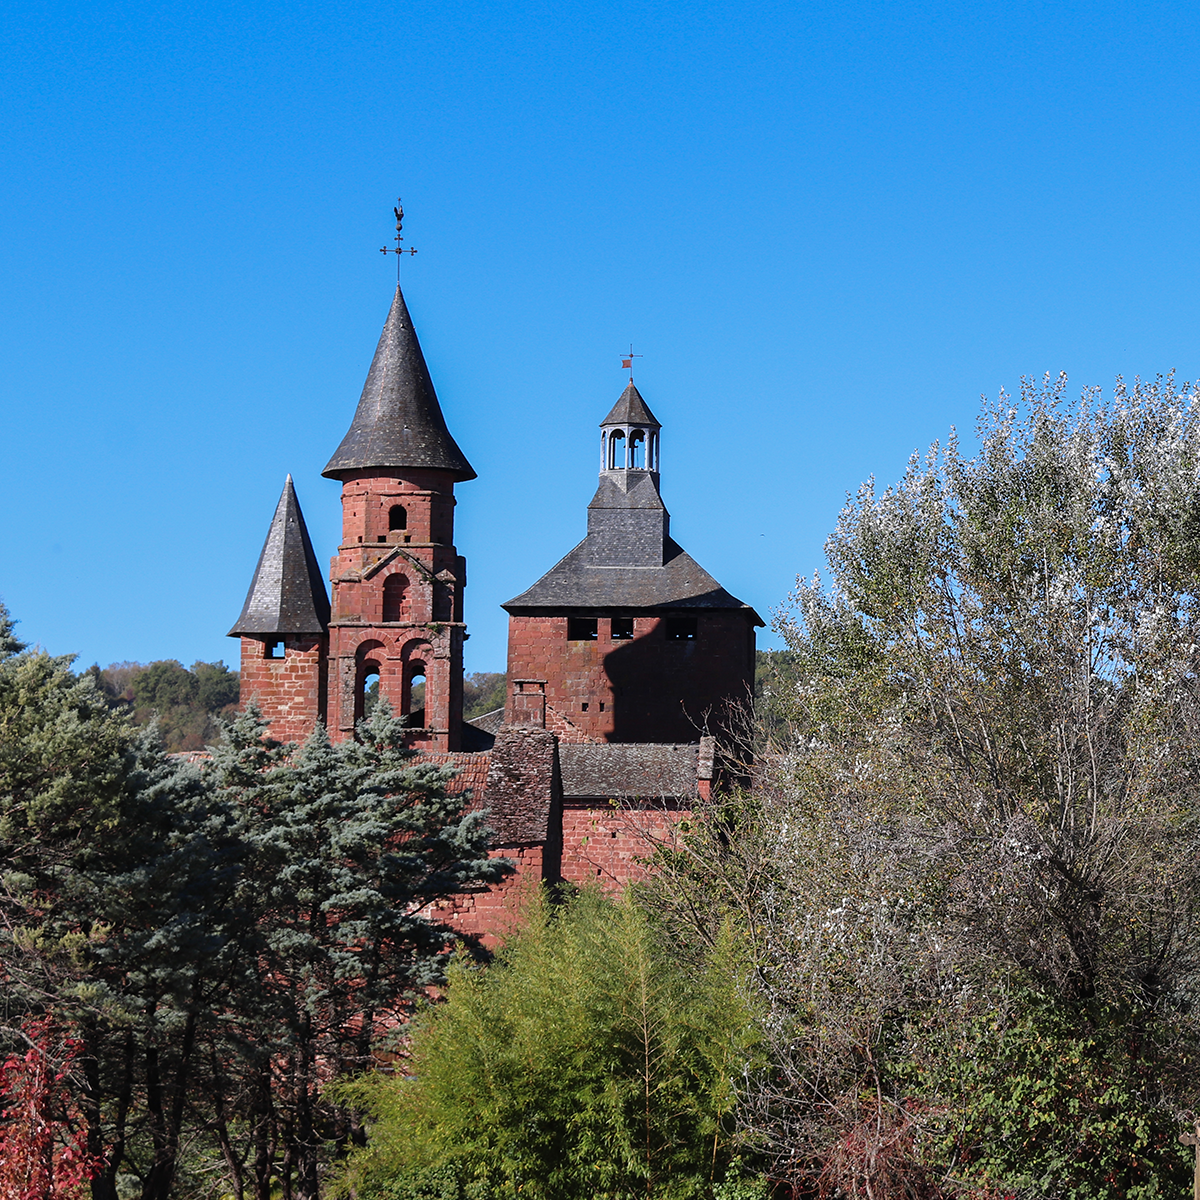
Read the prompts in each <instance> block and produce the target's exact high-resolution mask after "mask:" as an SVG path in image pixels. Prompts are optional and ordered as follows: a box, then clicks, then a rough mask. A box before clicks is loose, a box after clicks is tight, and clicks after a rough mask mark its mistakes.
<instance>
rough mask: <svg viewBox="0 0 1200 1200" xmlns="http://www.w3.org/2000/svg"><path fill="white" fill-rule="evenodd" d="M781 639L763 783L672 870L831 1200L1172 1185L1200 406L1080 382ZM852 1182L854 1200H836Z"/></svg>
mask: <svg viewBox="0 0 1200 1200" xmlns="http://www.w3.org/2000/svg"><path fill="white" fill-rule="evenodd" d="M826 551H827V558H828V563H829V576H828V578H827V579H822V578H820V577H817V578H813V579H811V580H802V581H801V582H800V583H799V585H798V587H797V589H796V592H795V594H794V595H793V597H792V605H791V607H790V608H789V609H788V610H787V611H785V612H783V613H782V614H780V615H779V616H778V618H777V621H776V628H777V629H778V630H779V631H780V633H781V634H782V635H783V636H784V638H785V640H786V642H787V645H788V648H789V651H790V652H791V661H790V663H789V674H792V675H793V679H792V681H791V682H790V684H788V685H787V686H786V687H783V686H777V688H776V694H775V696H774V697H773V704H774V706H775V713H776V716H777V717H778V715H779V714H780V713H781V712H782V713H783V714H784V715H785V717H786V720H782V721H777V726H776V728H775V729H774V730H773V731H772V736H771V739H770V749H769V751H768V752H767V753H765V754H764V755H762V756H761V757H760V760H759V764H758V778H757V786H756V788H755V790H754V792H753V794H752V795H750V796H748V797H746V798H743V799H742V800H740V801H738V802H736V803H733V802H729V803H726V804H724V805H723V806H718V807H717V808H715V809H714V811H713V812H712V813H710V814H709V816H708V818H707V819H706V820H704V821H701V822H700V823H699V824H698V825H697V827H696V828H695V829H694V830H693V832H692V834H691V836H690V839H689V842H688V847H687V850H686V851H685V852H684V853H683V854H681V855H678V856H675V857H670V856H667V857H666V858H665V860H664V861H665V866H666V873H665V875H664V877H663V879H662V881H661V883H660V885H659V901H660V903H661V904H662V905H663V906H664V907H665V908H666V910H667V911H669V912H670V913H671V914H673V919H674V920H675V922H676V923H677V928H678V929H679V930H680V933H681V936H684V937H689V936H701V937H705V936H711V930H712V929H713V928H715V927H716V925H717V923H718V922H719V921H721V920H726V919H728V917H729V914H730V913H731V912H736V913H738V914H739V920H740V922H741V924H742V927H743V929H744V930H745V936H746V937H747V939H748V941H749V942H750V943H751V944H752V946H753V951H752V954H753V957H754V960H755V962H756V974H757V981H758V985H759V987H760V989H761V993H762V995H763V997H764V1000H765V1002H766V1003H767V1005H768V1009H769V1016H768V1018H767V1020H766V1028H767V1031H768V1037H769V1040H770V1042H771V1043H772V1046H773V1064H772V1069H771V1070H770V1071H767V1072H764V1073H763V1074H762V1075H761V1077H760V1078H759V1079H758V1080H757V1081H756V1083H755V1085H754V1086H753V1087H752V1088H750V1089H749V1091H748V1093H747V1096H746V1098H745V1105H744V1107H743V1110H742V1111H743V1114H744V1117H745V1119H746V1121H747V1123H748V1125H749V1126H750V1127H751V1128H752V1129H753V1130H754V1131H755V1132H756V1134H757V1135H758V1136H759V1137H761V1138H762V1139H763V1143H764V1145H766V1146H767V1147H769V1148H770V1150H771V1152H772V1155H773V1158H774V1162H775V1170H776V1172H777V1173H778V1174H779V1176H780V1177H782V1178H786V1179H788V1180H790V1181H792V1182H794V1183H795V1184H797V1185H798V1186H802V1187H809V1188H813V1189H815V1190H816V1191H818V1192H820V1193H821V1194H829V1195H834V1194H840V1195H853V1196H858V1195H864V1196H866V1195H872V1196H874V1197H875V1198H876V1200H879V1198H880V1197H893V1196H896V1197H898V1196H901V1195H904V1196H916V1195H924V1196H930V1197H933V1196H966V1195H985V1194H989V1193H988V1189H1000V1191H1001V1192H1003V1193H1006V1194H1012V1195H1020V1196H1022V1197H1035V1196H1036V1197H1059V1196H1061V1197H1073V1198H1076V1200H1085V1198H1091V1197H1095V1198H1097V1200H1098V1198H1099V1197H1143V1198H1144V1197H1151V1196H1158V1195H1170V1194H1175V1193H1174V1192H1173V1191H1172V1189H1174V1188H1176V1187H1177V1185H1180V1184H1181V1183H1182V1182H1183V1181H1184V1180H1186V1178H1187V1176H1188V1171H1187V1168H1186V1165H1185V1160H1184V1156H1183V1155H1182V1153H1181V1150H1180V1148H1179V1147H1178V1146H1177V1145H1176V1142H1175V1136H1176V1133H1177V1132H1178V1131H1179V1129H1180V1128H1181V1125H1180V1121H1181V1120H1183V1119H1185V1118H1187V1117H1189V1116H1190V1115H1191V1114H1193V1113H1194V1111H1195V1109H1196V1107H1197V1105H1200V1083H1198V1081H1200V1072H1198V1071H1197V1061H1198V1059H1197V1055H1198V1054H1200V1026H1198V1023H1197V1016H1196V1013H1197V1011H1198V1009H1197V1004H1198V1002H1200V677H1198V671H1200V388H1197V387H1192V386H1189V385H1186V384H1185V385H1182V386H1178V385H1177V384H1176V383H1175V381H1174V380H1173V379H1171V378H1167V379H1158V380H1156V381H1154V382H1140V381H1139V382H1137V383H1135V384H1134V385H1133V386H1126V385H1124V384H1123V383H1121V382H1120V381H1118V385H1117V388H1116V391H1115V393H1114V394H1113V396H1112V397H1111V398H1109V399H1107V400H1106V399H1105V398H1104V397H1102V396H1101V395H1100V393H1099V392H1098V391H1095V390H1088V391H1085V392H1084V393H1083V395H1082V397H1081V398H1080V399H1079V400H1078V401H1076V402H1074V403H1071V402H1069V400H1068V397H1067V393H1066V380H1065V378H1061V377H1060V378H1059V379H1058V380H1057V381H1051V380H1049V379H1047V380H1046V381H1045V382H1043V383H1041V384H1034V383H1027V384H1026V385H1025V386H1024V387H1023V389H1022V395H1021V397H1020V398H1019V400H1014V399H1011V398H1010V397H1008V396H1006V395H1001V397H1000V398H999V399H998V400H997V401H996V402H995V403H994V404H989V405H987V406H986V408H985V411H984V413H983V417H982V420H981V423H980V428H979V440H978V449H977V450H975V451H974V452H973V453H969V452H967V451H966V450H964V449H963V447H962V446H961V445H960V443H959V442H958V440H957V439H956V438H954V437H951V439H950V441H949V443H948V444H947V445H945V446H938V445H935V446H934V447H933V448H932V449H931V450H930V451H929V453H928V454H927V455H925V456H922V457H914V458H913V459H912V461H911V462H910V464H909V467H908V470H907V472H906V474H905V476H904V478H903V479H902V480H901V481H900V482H899V483H898V484H896V485H895V486H893V487H889V488H887V489H885V490H879V489H877V488H876V487H875V485H874V484H873V483H868V484H865V485H864V486H863V487H862V488H861V489H860V490H859V491H858V493H857V494H856V495H855V496H853V497H852V498H851V499H850V501H849V503H848V504H847V506H846V508H845V509H844V510H843V512H842V514H841V517H840V518H839V521H838V525H837V528H836V530H835V532H834V534H833V535H832V537H831V538H830V539H829V542H828V544H827V547H826ZM839 1189H840V1190H839Z"/></svg>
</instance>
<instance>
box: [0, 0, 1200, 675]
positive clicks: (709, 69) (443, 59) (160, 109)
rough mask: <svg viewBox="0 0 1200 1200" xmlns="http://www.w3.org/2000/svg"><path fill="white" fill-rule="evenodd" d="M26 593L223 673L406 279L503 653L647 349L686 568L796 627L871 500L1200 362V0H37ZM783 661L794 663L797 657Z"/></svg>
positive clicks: (111, 647)
mask: <svg viewBox="0 0 1200 1200" xmlns="http://www.w3.org/2000/svg"><path fill="white" fill-rule="evenodd" d="M0 18H2V20H0V102H2V110H0V111H2V114H3V119H2V121H0V263H2V264H3V280H4V286H3V287H2V288H0V352H2V361H3V370H2V372H0V407H2V411H3V417H4V428H5V432H6V439H5V441H6V447H7V453H6V454H5V456H4V458H5V463H4V468H5V469H4V470H3V472H0V511H2V512H3V521H2V522H0V564H2V568H0V597H2V598H3V599H4V600H5V602H6V603H7V604H8V606H9V607H10V609H11V610H12V612H13V614H14V616H16V617H17V618H19V619H20V621H21V625H20V626H19V630H20V632H21V633H22V635H23V636H24V637H25V638H26V639H28V640H31V641H36V642H40V643H41V644H43V645H45V646H46V647H47V648H48V649H50V650H52V651H54V652H56V653H57V652H61V653H66V652H75V653H78V654H79V655H80V658H81V665H86V664H87V663H90V662H92V661H99V662H100V663H101V664H105V663H108V662H110V661H113V660H120V659H136V660H141V661H149V660H152V659H157V658H164V657H173V658H178V659H181V660H182V661H183V662H184V663H191V662H192V661H193V660H195V659H205V660H212V659H218V658H224V659H225V661H227V662H230V663H236V659H237V644H236V642H235V641H233V640H232V639H227V638H225V637H224V636H223V635H224V633H225V631H226V630H227V629H228V627H229V626H230V624H232V622H233V621H234V619H235V618H236V616H237V614H238V612H239V610H240V607H241V603H242V600H243V597H244V595H245V590H246V587H247V585H248V583H249V579H250V575H251V573H252V571H253V568H254V564H255V561H256V558H257V555H258V552H259V549H260V548H261V545H262V540H263V537H264V536H265V533H266V529H267V525H268V523H269V521H270V517H271V514H272V511H273V509H274V505H275V502H276V500H277V498H278V495H279V491H280V489H281V487H282V485H283V480H284V476H285V475H286V474H287V472H289V471H290V472H292V474H293V475H294V477H295V481H296V488H297V492H298V494H299V497H300V501H301V504H302V506H303V508H304V512H305V515H306V517H307V520H308V524H309V529H310V531H311V533H312V535H313V539H314V542H315V543H316V546H317V551H318V556H319V557H320V558H321V559H322V560H324V559H325V558H326V557H327V556H328V555H330V554H332V553H333V550H334V547H335V545H336V541H337V537H338V532H339V504H338V487H337V485H336V484H335V483H333V482H331V481H329V480H324V479H322V478H321V477H320V471H321V468H322V467H323V466H324V464H325V462H326V461H327V459H328V457H329V455H330V454H331V453H332V451H333V450H334V448H335V447H336V446H337V444H338V442H339V440H340V439H341V437H342V434H343V433H344V432H345V429H346V427H347V425H348V423H349V421H350V417H351V415H352V413H353V411H354V406H355V403H356V401H357V399H358V394H359V391H360V390H361V387H362V383H363V380H364V378H365V376H366V371H367V367H368V365H369V363H370V359H371V354H372V352H373V350H374V346H375V342H376V339H377V338H378V335H379V330H380V328H381V326H382V324H383V320H384V317H385V316H386V313H387V309H388V305H389V302H390V298H391V291H392V286H393V282H394V270H395V267H394V264H393V262H392V261H391V260H390V259H388V260H385V258H384V256H383V255H381V254H379V253H378V247H380V246H382V245H384V244H386V243H387V241H388V239H389V237H390V236H391V233H392V228H391V224H392V222H391V219H390V214H391V205H392V203H393V201H394V199H395V197H396V196H397V195H401V196H403V199H404V206H405V209H406V212H407V219H406V222H405V233H406V235H407V237H408V239H409V241H410V242H411V244H413V245H415V246H417V247H418V249H419V253H418V254H417V256H416V257H415V258H414V259H409V260H406V262H405V264H404V287H405V294H406V296H407V298H408V302H409V306H410V308H411V310H412V313H413V317H414V320H415V322H416V325H417V329H418V332H419V335H420V337H421V340H422V344H423V346H424V348H425V353H426V357H427V359H428V360H429V364H430V368H431V371H432V373H433V377H434V381H435V383H436V386H437V389H438V393H439V395H440V397H441V401H442V406H443V409H444V411H445V413H446V417H447V420H448V422H449V424H450V427H451V429H452V430H453V432H454V435H455V437H456V438H457V440H458V442H459V444H460V445H461V446H462V447H463V449H464V451H465V452H466V454H467V455H468V457H469V458H470V459H471V461H472V463H473V464H474V466H475V468H476V470H477V471H478V473H479V478H478V480H476V481H474V482H472V483H468V484H464V485H461V486H460V488H459V489H458V496H459V503H458V509H457V522H458V525H457V528H458V536H457V541H458V546H459V549H460V550H461V551H462V552H463V553H465V554H466V555H467V559H468V564H469V586H468V590H467V610H468V611H467V618H468V621H469V623H470V629H471V635H472V636H471V640H470V641H469V642H468V644H467V668H468V670H501V669H503V666H504V657H505V649H504V648H505V637H506V621H505V617H504V614H503V612H502V611H501V609H500V608H499V605H500V603H501V602H502V601H504V600H506V599H507V598H509V597H510V596H512V595H515V594H516V593H518V592H520V591H522V590H523V589H524V588H526V587H527V586H528V585H529V584H530V583H532V582H533V581H534V580H535V579H536V578H537V577H538V576H539V575H541V574H542V573H543V572H544V571H545V570H546V569H548V568H549V567H550V566H551V565H552V564H553V563H554V562H555V561H557V559H558V558H559V557H560V556H561V555H562V554H564V553H566V551H567V550H569V549H570V548H571V546H572V545H574V544H575V542H576V541H577V540H578V539H579V537H581V536H582V533H583V529H584V515H585V507H586V504H587V501H588V499H589V498H590V496H591V493H592V490H593V488H594V485H595V471H596V465H597V444H598V431H597V423H598V422H599V420H600V419H601V417H603V416H604V414H605V413H606V412H607V410H608V408H609V407H610V406H611V405H612V403H613V402H614V400H615V399H616V397H617V396H618V395H619V393H620V391H621V388H622V385H623V374H622V371H621V369H620V362H619V355H620V352H621V350H622V349H623V348H624V347H626V346H628V344H629V343H630V342H631V341H632V342H633V343H634V346H635V349H636V350H637V351H638V352H640V353H642V354H644V356H645V357H644V358H642V359H641V360H639V362H638V367H637V382H638V386H639V388H640V389H641V390H642V392H643V394H644V396H645V397H646V400H647V402H648V403H649V404H650V406H651V408H652V409H653V410H654V412H655V413H656V415H657V416H658V418H659V420H660V421H662V423H663V427H664V428H663V440H662V462H663V476H662V484H663V493H664V496H665V498H666V501H667V504H668V507H669V508H670V509H671V512H672V521H673V532H674V533H675V535H676V537H677V538H678V540H679V541H680V542H681V543H682V544H683V545H684V546H685V547H686V548H687V549H688V550H689V551H690V552H691V553H692V555H693V556H694V557H695V558H696V559H697V560H698V561H699V562H701V563H702V564H703V565H704V566H705V567H706V568H707V569H708V570H709V571H710V572H712V574H714V575H715V576H716V577H717V579H719V580H720V581H721V583H722V584H723V585H724V586H726V587H727V588H728V589H729V590H730V591H732V592H733V593H734V594H736V595H738V596H740V597H741V598H742V599H744V600H746V601H747V602H749V603H751V604H753V605H755V606H756V607H757V608H758V609H759V611H760V612H762V613H763V615H764V616H767V615H768V614H769V612H770V610H771V609H773V608H774V607H776V606H778V605H779V604H780V603H782V602H783V601H784V600H785V599H786V596H787V593H788V591H789V588H790V587H791V585H792V582H793V580H794V578H795V576H796V575H797V574H808V573H810V572H811V571H812V570H813V569H814V568H815V567H817V566H819V565H820V563H821V557H822V550H821V548H822V544H823V542H824V539H825V537H826V536H827V534H828V533H829V531H830V530H831V528H832V526H833V523H834V520H835V518H836V515H837V512H838V509H839V508H840V507H841V504H842V503H843V500H844V497H845V493H846V492H847V491H848V490H852V489H854V488H855V487H857V485H858V484H859V482H860V481H861V480H863V479H864V478H866V477H867V476H869V475H872V474H874V475H875V476H876V477H877V478H878V479H879V480H880V481H881V482H887V481H891V480H893V479H895V478H897V477H898V476H899V475H900V474H901V473H902V471H903V468H904V464H905V461H906V460H907V458H908V456H909V454H910V453H911V452H912V450H913V449H915V448H917V447H922V448H923V447H924V446H926V445H927V444H928V443H929V442H930V441H932V440H933V439H934V438H937V437H943V436H944V435H945V434H946V432H947V430H948V429H949V428H950V426H951V425H956V426H958V427H959V428H960V430H962V431H964V432H969V431H970V430H971V428H972V427H973V424H974V419H975V414H976V412H977V409H978V403H979V401H978V397H979V395H980V393H981V392H986V393H988V394H991V395H994V394H995V393H996V392H997V390H998V389H999V388H1000V387H1001V386H1004V387H1007V388H1009V389H1010V390H1011V389H1015V388H1016V387H1017V386H1018V383H1019V379H1020V376H1021V375H1022V374H1034V375H1040V374H1041V373H1043V372H1045V371H1050V372H1058V371H1059V370H1065V371H1066V372H1067V373H1068V375H1069V376H1070V378H1071V381H1072V386H1073V387H1074V386H1075V385H1080V386H1082V385H1084V384H1094V383H1095V384H1102V385H1104V386H1105V387H1106V388H1108V387H1110V386H1111V383H1112V380H1113V378H1114V376H1115V375H1116V374H1118V373H1124V374H1125V375H1127V376H1133V375H1135V374H1141V375H1143V376H1145V375H1153V374H1155V373H1156V372H1160V371H1162V372H1165V371H1168V370H1171V369H1175V370H1177V371H1178V373H1179V374H1180V375H1181V376H1182V377H1183V378H1189V379H1190V378H1195V377H1196V375H1197V374H1198V373H1200V364H1198V355H1197V351H1198V349H1200V347H1198V344H1197V315H1198V313H1197V309H1198V305H1200V300H1198V299H1197V294H1196V286H1195V275H1196V271H1195V263H1196V256H1197V240H1198V233H1197V229H1198V222H1197V195H1198V187H1197V185H1198V183H1200V179H1198V177H1197V174H1198V172H1197V165H1198V164H1197V158H1198V148H1200V140H1198V138H1197V132H1198V129H1197V126H1198V121H1197V116H1198V113H1197V105H1198V100H1197V92H1196V88H1195V82H1194V64H1195V62H1196V59H1197V52H1198V50H1200V37H1198V34H1200V10H1196V9H1194V8H1192V7H1191V6H1190V5H1183V4H1171V5H1167V4H1152V3H1136V2H1134V3H1121V4H1116V3H1105V2H1097V3H1090V4H1087V5H1082V4H1046V3H1020V2H1009V3H1003V4H998V3H991V2H988V0H984V2H973V3H923V4H919V5H918V4H911V3H896V2H891V0H889V2H875V3H867V2H862V0H842V2H840V3H836V4H834V3H824V2H823V3H808V4H803V3H791V4H777V3H770V2H764V3H755V4H749V3H742V2H729V3H693V4H689V5H681V4H674V5H668V4H631V3H624V2H621V0H617V2H608V3H604V4H598V3H574V4H549V3H532V2H528V0H518V2H516V3H511V4H498V3H458V4H455V3H449V2H447V0H440V2H438V3H431V2H426V0H419V2H417V3H409V4H403V5H382V4H378V3H375V2H373V0H360V2H358V3H353V4H350V3H342V4H335V3H289V4H286V5H284V4H277V3H261V2H258V3H256V2H254V0H250V2H248V3H243V2H239V3H237V4H233V3H199V4H188V5H185V4H171V3H157V4H155V3H146V2H143V0H129V2H128V3H124V4H112V3H105V2H103V0H101V2H99V3H91V4H88V5H86V6H84V5H79V4H58V3H39V2H37V0H23V2H22V3H20V4H19V5H18V4H16V3H13V0H7V2H6V3H4V4H2V5H0ZM771 643H772V639H771V638H769V637H767V638H764V639H763V644H771Z"/></svg>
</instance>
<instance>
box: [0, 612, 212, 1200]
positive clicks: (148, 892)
mask: <svg viewBox="0 0 1200 1200" xmlns="http://www.w3.org/2000/svg"><path fill="white" fill-rule="evenodd" d="M70 667H71V659H70V658H69V657H60V658H55V657H52V656H50V655H47V654H44V653H42V652H40V651H28V650H25V651H22V650H21V648H20V646H19V643H17V642H16V641H15V639H14V638H13V637H12V634H11V622H9V620H8V616H7V613H6V612H3V610H0V859H3V861H4V863H5V870H4V873H3V875H2V876H0V969H2V971H3V975H4V980H5V988H4V998H3V1004H4V1018H5V1020H4V1025H5V1026H6V1028H7V1031H8V1036H9V1038H10V1046H13V1045H14V1044H15V1045H16V1046H18V1047H19V1045H20V1042H19V1040H17V1039H19V1035H18V1034H17V1033H16V1027H17V1026H18V1024H19V1023H21V1022H22V1021H25V1020H28V1019H35V1020H36V1019H37V1018H38V1017H39V1015H41V1014H47V1015H50V1016H52V1017H53V1019H54V1021H55V1022H56V1023H57V1024H58V1025H59V1026H60V1027H62V1028H65V1029H68V1030H72V1031H74V1032H75V1033H77V1034H78V1036H79V1038H80V1043H81V1047H80V1054H79V1057H78V1063H77V1066H78V1079H77V1080H76V1082H77V1087H78V1091H77V1098H78V1101H79V1105H80V1108H81V1111H82V1113H83V1116H84V1119H85V1120H86V1124H87V1152H88V1154H89V1156H90V1157H91V1159H93V1160H96V1161H99V1160H103V1161H104V1163H105V1167H104V1169H103V1170H102V1171H100V1172H99V1173H98V1174H97V1175H96V1176H95V1178H94V1179H93V1181H92V1193H93V1195H94V1196H95V1197H97V1198H103V1200H112V1198H113V1197H115V1195H116V1182H117V1177H118V1175H119V1174H121V1173H123V1172H125V1173H127V1172H128V1171H129V1170H130V1169H131V1168H132V1170H133V1172H134V1177H135V1178H137V1179H139V1180H140V1182H141V1185H142V1186H141V1194H142V1196H143V1197H145V1198H146V1200H164V1198H165V1197H166V1196H167V1195H168V1193H169V1191H170V1187H171V1182H172V1178H173V1175H174V1169H175V1162H176V1158H177V1154H178V1147H179V1140H180V1132H181V1128H182V1123H183V1120H184V1117H185V1098H186V1095H187V1090H188V1087H189V1080H190V1078H191V1075H192V1073H193V1069H194V1065H195V1056H194V1053H193V1049H194V1045H195V1036H194V1035H195V1031H196V1029H197V1028H198V1026H199V1025H200V1024H201V1023H202V1022H203V1020H204V1019H206V1017H207V1018H208V1019H211V1018H212V1013H213V1003H212V1001H213V995H212V989H214V988H217V987H218V981H219V979H220V971H219V970H217V969H216V968H217V966H218V965H219V954H220V950H221V947H222V941H223V935H222V922H221V920H220V917H219V913H218V912H217V906H219V903H220V896H221V892H222V889H221V887H220V883H221V878H222V874H223V873H225V874H227V871H226V869H225V866H224V864H223V861H222V859H223V855H224V852H225V847H224V842H225V841H227V839H225V838H223V837H222V828H223V827H224V826H227V825H228V822H222V821H221V819H220V814H219V813H217V814H214V813H213V811H212V809H211V807H210V806H209V805H208V804H207V802H206V799H205V795H204V791H203V789H202V787H201V786H200V781H199V778H198V776H197V774H196V773H195V772H194V771H192V770H190V769H188V768H185V767H182V766H181V765H180V764H178V763H176V762H173V761H172V760H171V759H170V758H168V757H167V756H166V755H165V754H164V753H163V751H162V748H161V746H160V745H159V744H158V743H157V741H156V740H155V738H154V736H153V732H152V731H151V730H146V729H137V728H136V727H134V726H133V725H132V724H131V722H130V720H129V718H128V716H127V715H125V714H124V713H121V712H115V711H113V710H112V709H111V708H110V707H109V705H108V703H107V700H106V698H105V697H104V696H103V695H102V694H101V693H100V692H99V691H98V690H97V688H96V686H95V681H94V678H92V677H90V676H88V675H84V676H76V675H75V674H73V673H72V671H71V669H70ZM225 890H226V891H228V889H227V888H226V889H225Z"/></svg>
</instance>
